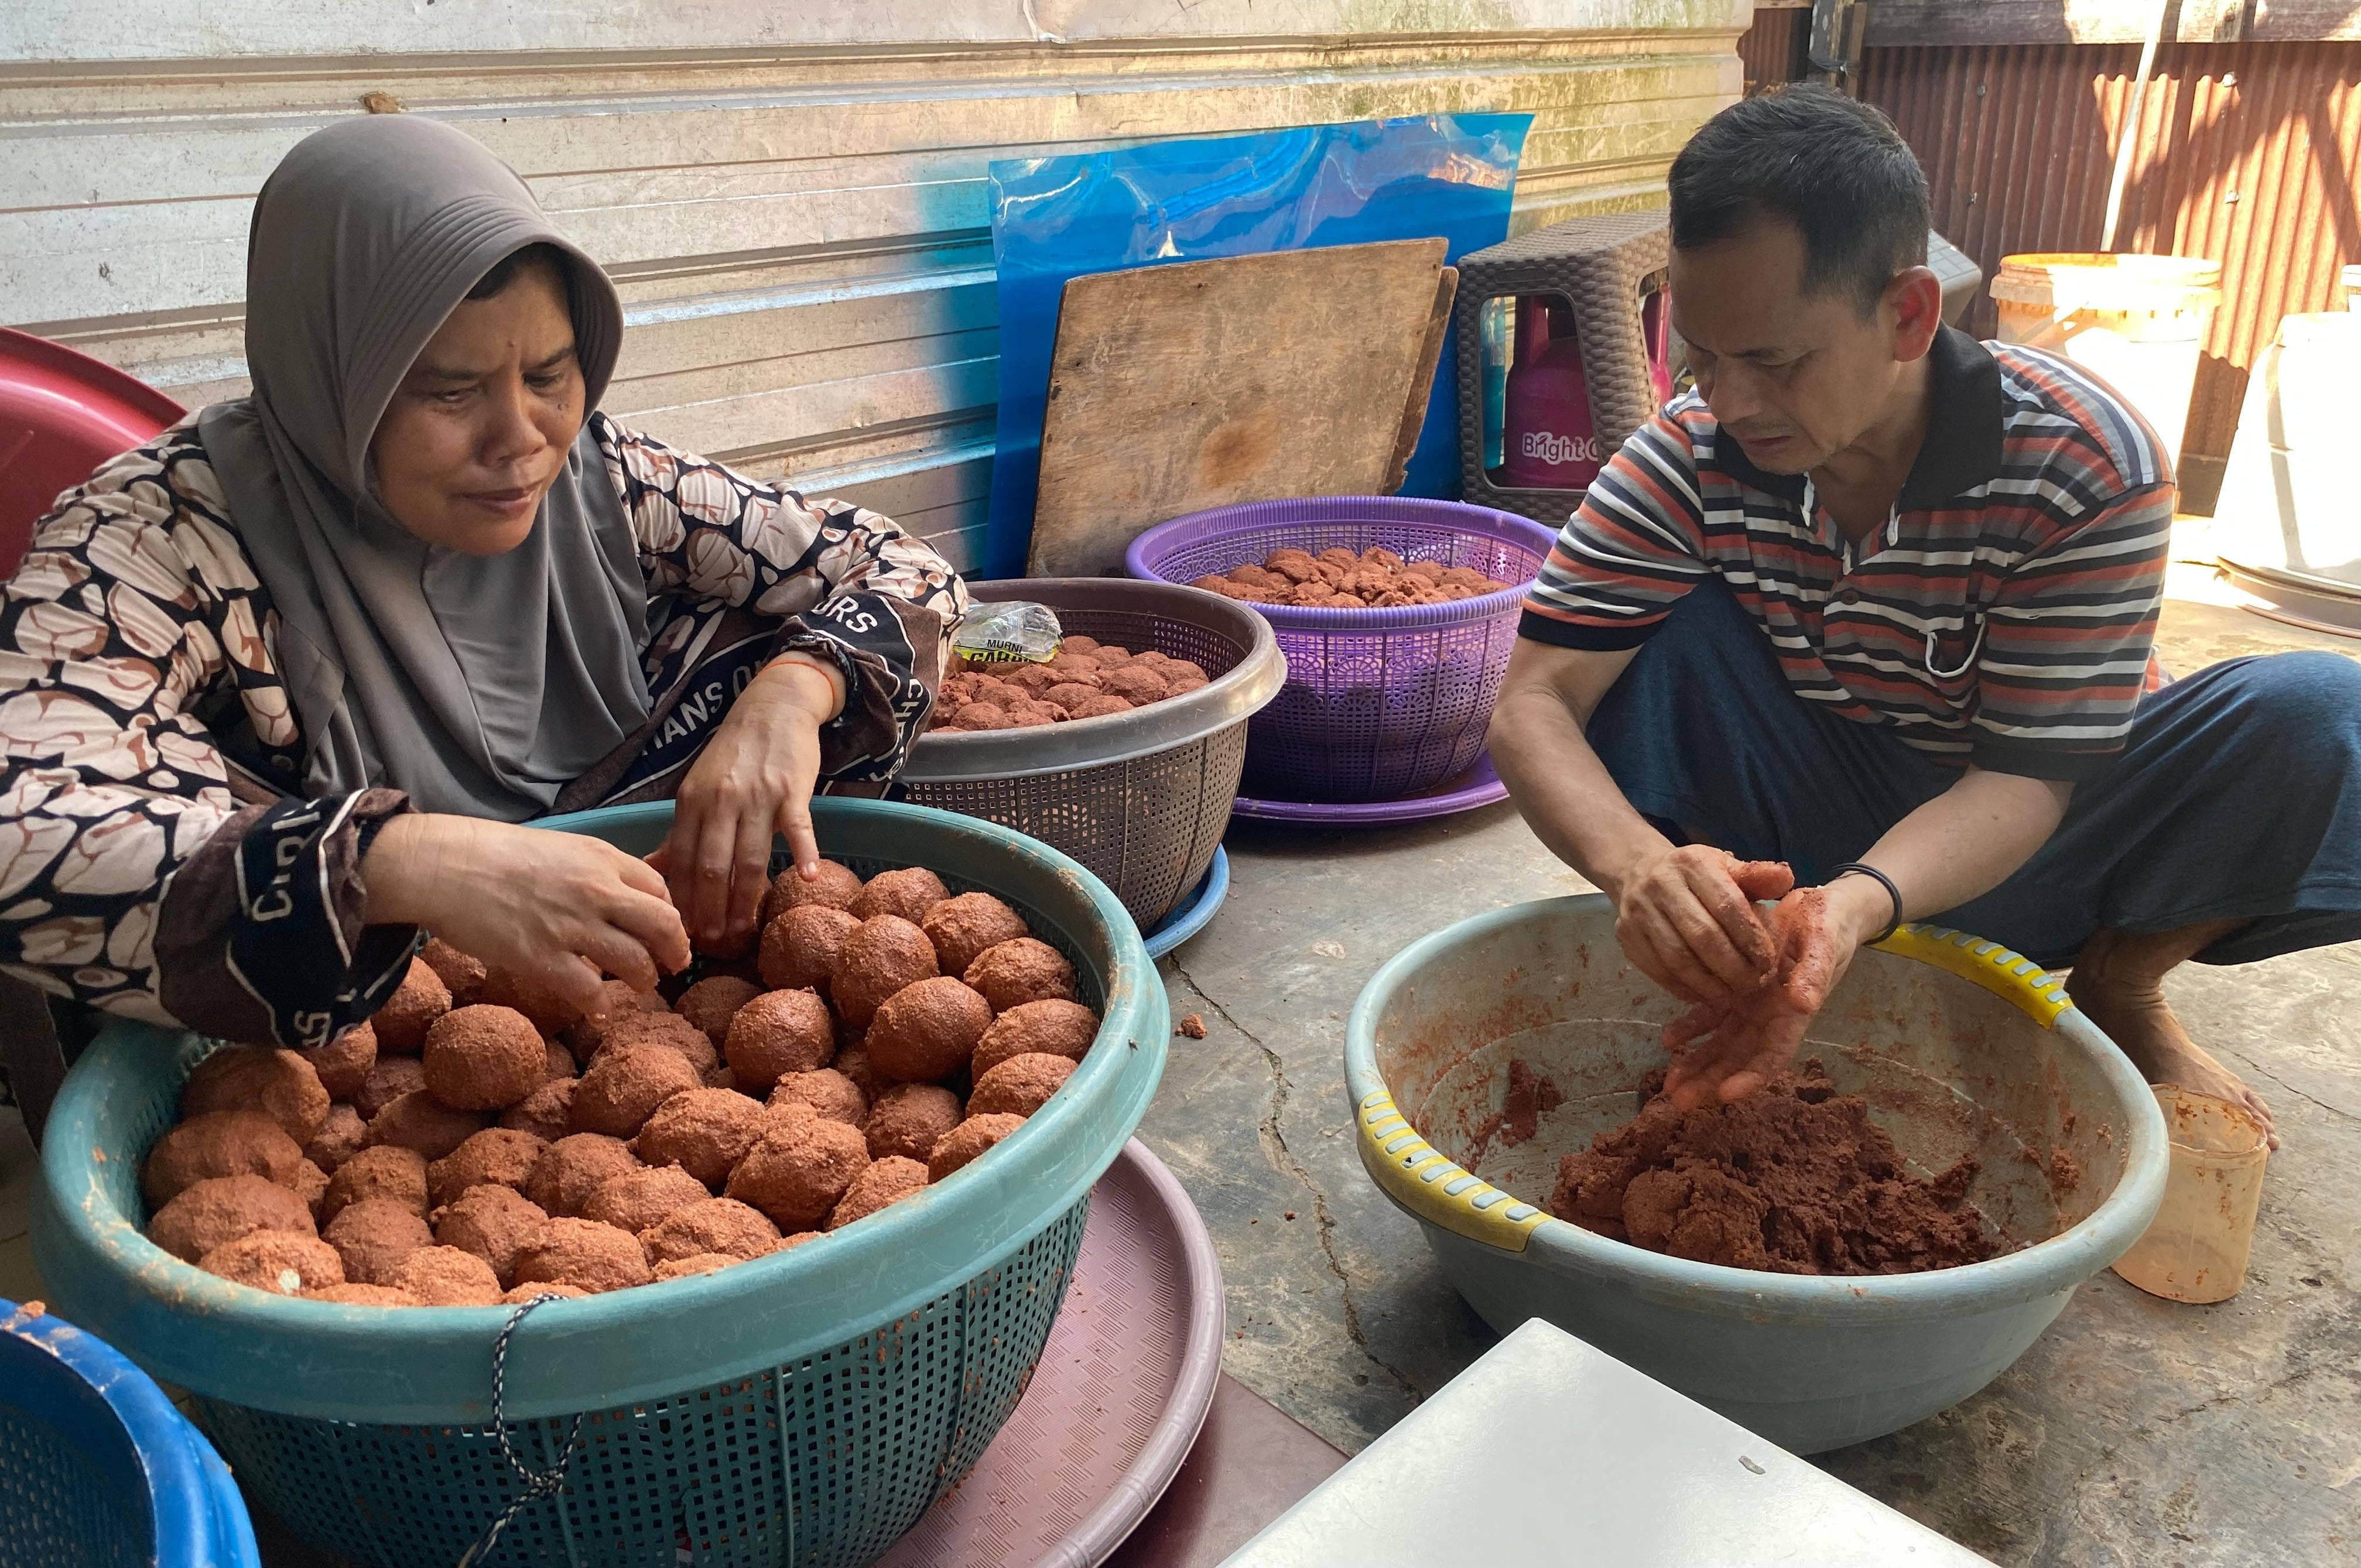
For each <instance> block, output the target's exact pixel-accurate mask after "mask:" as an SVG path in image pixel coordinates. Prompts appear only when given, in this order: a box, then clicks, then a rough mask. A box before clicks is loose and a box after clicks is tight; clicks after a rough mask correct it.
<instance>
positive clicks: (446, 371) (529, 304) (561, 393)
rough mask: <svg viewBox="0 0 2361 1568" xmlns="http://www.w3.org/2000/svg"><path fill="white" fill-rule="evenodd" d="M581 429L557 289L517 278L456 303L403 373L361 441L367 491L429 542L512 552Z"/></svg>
mask: <svg viewBox="0 0 2361 1568" xmlns="http://www.w3.org/2000/svg"><path fill="white" fill-rule="evenodd" d="M581 429H582V367H581V366H580V365H579V364H577V362H576V360H575V357H574V323H573V320H572V318H571V317H570V316H569V315H568V314H567V313H566V284H565V280H563V279H561V278H559V277H558V275H557V273H556V272H555V269H552V268H550V267H548V266H545V265H538V266H537V265H527V266H522V267H520V268H518V269H517V271H516V275H515V276H514V277H513V278H512V279H511V280H510V282H509V285H508V287H507V288H505V289H502V290H501V291H500V292H499V293H497V294H494V295H492V296H491V297H490V298H489V299H483V300H463V301H461V302H459V306H458V308H457V309H456V310H454V311H453V312H452V313H451V314H450V317H449V319H447V320H446V321H445V322H444V323H443V325H442V327H441V328H440V329H439V330H438V331H437V332H436V333H435V334H434V336H433V337H432V338H430V339H428V340H427V344H426V346H425V347H424V348H423V349H421V350H420V351H419V354H418V358H417V360H416V362H415V363H413V364H412V366H411V367H410V373H409V374H408V375H406V376H404V377H403V378H401V386H400V387H398V388H396V389H394V394H393V401H392V402H391V403H390V404H388V405H387V407H386V411H385V417H384V418H383V419H382V420H380V421H379V422H378V427H377V433H376V434H375V435H374V436H372V437H370V439H369V460H370V465H371V466H372V468H373V469H374V470H375V473H376V477H377V488H378V494H379V497H381V498H382V499H384V501H385V504H386V508H387V510H390V511H391V512H392V513H393V516H394V521H397V522H399V523H401V526H402V527H404V528H406V529H408V530H409V531H410V532H412V533H413V534H415V535H416V536H417V537H419V538H420V539H423V540H424V541H425V542H426V543H429V544H438V545H441V546H443V547H444V548H445V549H448V550H459V551H464V552H466V553H467V554H470V555H498V554H502V553H504V552H506V551H510V550H513V549H515V548H516V547H517V546H518V545H520V544H522V543H524V541H525V536H526V535H527V534H529V533H531V532H533V516H534V514H535V513H536V512H538V511H539V510H540V509H541V498H542V496H543V495H544V493H545V492H546V491H547V490H548V488H549V487H550V485H551V484H552V483H553V482H554V481H555V479H556V478H557V476H558V473H559V471H560V470H562V469H563V468H564V467H565V466H566V452H567V449H568V448H570V447H571V446H572V445H573V444H574V438H575V436H576V435H577V433H579V432H580V431H581Z"/></svg>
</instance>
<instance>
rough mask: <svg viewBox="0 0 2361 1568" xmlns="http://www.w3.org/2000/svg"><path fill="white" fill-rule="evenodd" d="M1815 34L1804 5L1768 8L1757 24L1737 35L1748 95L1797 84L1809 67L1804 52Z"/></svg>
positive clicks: (1761, 12)
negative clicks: (1807, 43) (1769, 88)
mask: <svg viewBox="0 0 2361 1568" xmlns="http://www.w3.org/2000/svg"><path fill="white" fill-rule="evenodd" d="M1811 34H1812V13H1811V9H1810V7H1808V6H1804V5H1781V6H1770V5H1766V6H1764V7H1763V8H1762V9H1761V10H1759V11H1757V12H1755V13H1754V25H1753V26H1752V27H1748V28H1747V29H1746V30H1745V31H1744V32H1742V33H1741V34H1740V35H1739V36H1738V59H1739V63H1740V65H1741V67H1742V68H1743V70H1744V71H1745V72H1746V95H1747V96H1748V97H1750V98H1751V97H1752V96H1753V95H1754V94H1755V93H1760V92H1762V91H1763V89H1764V88H1765V87H1775V86H1777V85H1778V84H1779V83H1780V82H1794V81H1795V80H1797V79H1798V78H1800V77H1801V76H1802V75H1803V74H1804V72H1805V71H1806V69H1807V67H1808V66H1809V64H1810V62H1809V60H1807V59H1806V56H1805V53H1804V49H1805V45H1806V42H1807V41H1808V40H1809V39H1810V38H1811Z"/></svg>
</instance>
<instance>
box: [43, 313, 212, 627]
mask: <svg viewBox="0 0 2361 1568" xmlns="http://www.w3.org/2000/svg"><path fill="white" fill-rule="evenodd" d="M184 412H186V411H185V410H184V409H182V408H181V405H180V404H178V403H176V402H174V401H173V400H171V399H170V398H168V397H166V396H165V395H164V394H163V393H161V392H159V391H158V390H157V389H155V388H153V387H151V386H149V385H148V384H147V383H146V382H145V381H142V380H139V379H138V378H136V377H132V376H127V375H126V374H124V373H123V372H122V371H120V370H117V369H116V368H115V367H114V366H112V365H109V364H106V363H104V361H102V360H97V359H93V358H92V357H91V356H89V355H87V354H77V353H76V352H74V351H73V350H72V349H71V348H67V347H65V346H63V345H60V344H55V343H51V342H50V341H49V339H48V338H45V337H35V336H34V335H33V334H31V333H28V332H16V331H13V330H11V329H10V328H7V327H0V580H5V579H6V578H8V577H10V576H14V575H15V574H16V563H17V562H19V561H20V560H22V559H24V555H25V547H26V546H27V544H29V543H31V542H32V538H33V525H34V524H35V523H37V522H38V521H40V520H41V519H42V518H44V517H46V516H48V515H49V510H50V509H51V508H52V507H54V506H56V505H57V500H58V496H59V495H60V493H61V492H63V491H65V490H69V489H71V488H73V487H74V486H76V485H79V484H81V483H82V481H83V480H84V479H87V478H89V477H91V475H92V474H93V473H95V472H96V471H97V469H98V466H99V465H100V464H102V463H104V462H105V461H106V460H107V459H108V458H110V457H112V456H114V455H115V454H117V453H119V452H127V451H129V450H130V449H131V448H132V447H135V446H137V445H138V444H140V443H141V442H143V441H146V440H148V439H149V438H150V437H152V436H154V435H155V434H156V433H157V432H158V431H160V430H162V429H164V428H165V427H166V426H168V425H170V424H171V423H172V422H174V421H175V420H178V419H179V418H180V417H181V414H183V413H184Z"/></svg>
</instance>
